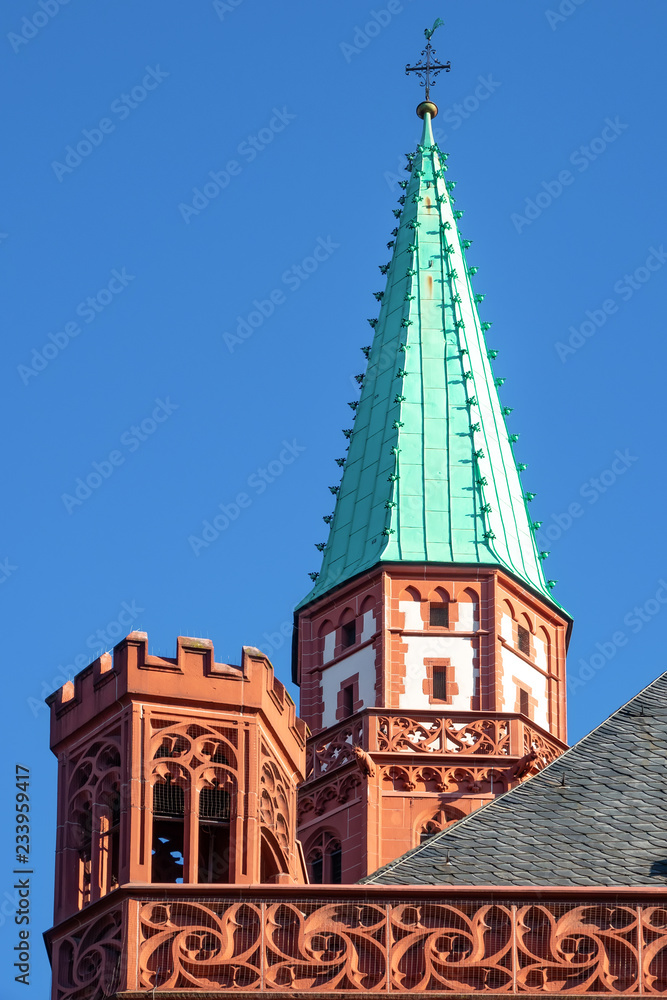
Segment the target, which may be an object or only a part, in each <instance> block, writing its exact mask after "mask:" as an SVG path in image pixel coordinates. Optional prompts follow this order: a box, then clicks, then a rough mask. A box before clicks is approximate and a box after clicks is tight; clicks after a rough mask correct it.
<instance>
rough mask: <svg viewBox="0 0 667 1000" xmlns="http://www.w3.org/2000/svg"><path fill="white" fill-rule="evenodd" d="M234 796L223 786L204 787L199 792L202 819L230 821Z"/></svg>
mask: <svg viewBox="0 0 667 1000" xmlns="http://www.w3.org/2000/svg"><path fill="white" fill-rule="evenodd" d="M231 811H232V797H231V795H230V794H229V792H227V791H225V790H224V789H223V788H202V790H201V792H200V793H199V817H200V819H208V820H217V822H219V823H228V822H229V820H230V818H231Z"/></svg>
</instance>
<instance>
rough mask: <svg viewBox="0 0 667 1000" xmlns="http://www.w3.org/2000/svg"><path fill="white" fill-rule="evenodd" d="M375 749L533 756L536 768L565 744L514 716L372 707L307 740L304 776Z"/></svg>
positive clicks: (329, 769) (315, 775)
mask: <svg viewBox="0 0 667 1000" xmlns="http://www.w3.org/2000/svg"><path fill="white" fill-rule="evenodd" d="M355 746H361V747H362V748H363V749H364V750H367V751H370V752H371V753H373V752H379V753H406V754H407V753H410V754H419V755H420V756H421V755H424V756H427V755H430V754H444V755H450V754H456V755H458V754H464V755H468V754H471V755H478V756H481V755H487V756H492V757H500V758H502V757H515V758H520V757H523V756H524V755H527V754H533V755H534V761H535V763H534V770H539V769H540V768H541V767H546V765H547V764H550V763H551V761H552V760H555V759H556V757H558V756H559V755H560V754H561V753H562V752H563V750H565V749H566V747H565V745H564V744H563V743H561V742H560V741H559V740H558V739H556V738H555V737H553V736H550V735H549V734H548V733H545V732H544V731H540V730H538V729H537V727H533V726H531V725H529V724H528V723H527V722H524V720H523V719H521V718H520V717H518V716H511V715H510V714H507V715H505V716H502V715H501V716H500V717H497V718H485V717H484V715H483V714H481V713H474V712H450V713H448V714H447V715H445V714H444V713H442V712H439V711H423V712H412V713H410V714H407V713H406V714H401V713H398V712H396V713H391V712H388V711H387V710H386V709H370V710H368V711H366V712H364V713H363V714H361V715H359V716H358V717H355V718H352V719H350V720H348V721H346V722H342V723H339V724H338V725H337V726H335V727H331V728H329V729H328V730H326V731H325V732H323V733H320V734H319V735H317V736H314V737H312V738H311V739H310V740H309V741H308V751H307V752H308V766H307V779H313V778H319V777H321V776H323V775H325V774H329V773H331V772H332V771H334V770H336V769H337V768H339V767H342V765H343V764H347V763H349V762H350V761H352V760H353V759H354V747H355Z"/></svg>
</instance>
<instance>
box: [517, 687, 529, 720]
mask: <svg viewBox="0 0 667 1000" xmlns="http://www.w3.org/2000/svg"><path fill="white" fill-rule="evenodd" d="M519 711H520V712H521V714H522V715H526V716H527V715H529V714H530V708H529V700H528V692H527V691H524V689H523V688H519Z"/></svg>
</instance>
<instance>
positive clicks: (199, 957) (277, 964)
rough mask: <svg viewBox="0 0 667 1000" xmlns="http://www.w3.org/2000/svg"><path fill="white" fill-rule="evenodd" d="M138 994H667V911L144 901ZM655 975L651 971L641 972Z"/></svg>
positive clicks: (494, 904) (611, 904)
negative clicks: (187, 991)
mask: <svg viewBox="0 0 667 1000" xmlns="http://www.w3.org/2000/svg"><path fill="white" fill-rule="evenodd" d="M140 920H141V929H140V938H141V945H140V951H139V969H138V970H137V971H138V980H139V984H140V988H145V989H148V988H150V989H155V990H156V991H157V992H159V991H161V990H170V989H171V990H174V989H188V988H189V989H193V988H201V989H203V988H211V989H236V990H264V989H266V990H269V991H275V990H280V991H295V992H296V991H304V990H310V991H315V992H318V991H322V992H324V991H326V992H330V991H335V992H344V993H348V992H396V993H406V992H407V993H411V992H414V993H423V992H457V993H470V992H484V993H486V992H496V993H533V994H534V993H549V994H552V995H553V994H554V993H592V994H595V993H597V994H604V993H633V992H652V993H660V992H664V991H665V990H667V909H663V908H662V907H657V906H644V907H639V906H636V905H634V904H626V903H623V902H619V903H616V902H615V901H614V900H613V899H611V897H610V898H609V899H605V900H604V901H602V902H599V903H591V904H581V903H574V902H572V903H569V902H568V903H564V902H563V903H560V902H544V901H541V902H533V903H525V902H524V903H512V902H498V901H488V902H483V901H480V900H478V899H476V900H462V899H455V900H452V901H446V900H443V901H442V902H437V903H436V902H432V901H426V902H419V901H418V902H402V901H395V902H385V901H379V900H377V901H375V900H373V899H371V900H369V899H364V898H363V897H360V898H359V899H358V900H356V901H355V900H348V899H339V900H335V899H330V900H328V901H327V900H326V899H322V898H320V899H313V898H311V899H302V900H296V899H290V900H289V901H287V900H282V901H280V900H278V901H277V900H271V899H270V897H268V894H267V899H266V901H264V902H260V901H257V900H256V899H252V900H248V901H243V902H240V901H238V900H236V901H232V900H225V899H223V898H217V899H208V900H206V901H202V900H199V901H197V900H194V899H192V900H178V901H172V902H165V901H160V902H155V901H153V902H145V903H143V904H142V907H141V917H140ZM642 970H643V971H642Z"/></svg>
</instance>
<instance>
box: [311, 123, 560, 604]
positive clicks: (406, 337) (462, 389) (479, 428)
mask: <svg viewBox="0 0 667 1000" xmlns="http://www.w3.org/2000/svg"><path fill="white" fill-rule="evenodd" d="M409 159H410V158H409ZM445 159H446V157H445V156H444V155H443V154H442V153H441V152H440V151H439V149H438V147H437V146H436V145H435V143H434V141H433V135H432V132H431V121H430V115H429V114H428V113H426V114H425V115H424V133H423V136H422V140H421V143H420V145H419V146H418V147H417V152H416V154H414V156H413V157H412V158H411V167H412V169H411V171H410V179H409V182H408V183H407V189H406V190H405V195H404V197H403V198H401V199H400V201H401V203H402V204H403V208H402V210H401V211H400V223H399V225H398V233H397V235H396V239H395V246H394V251H393V258H392V261H391V264H390V265H389V267H388V277H387V286H386V290H385V292H384V293H383V295H382V296H381V309H380V316H379V319H378V320H377V322H375V321H371V323H372V324H373V325H375V336H374V339H373V346H372V348H371V351H370V355H369V362H368V369H367V372H366V375H365V377H364V381H363V388H362V393H361V398H360V400H359V403H358V407H357V409H356V417H355V420H354V429H353V432H352V435H351V438H350V445H349V453H348V456H347V460H346V462H345V466H344V471H343V478H342V481H341V484H340V487H339V488H338V491H337V499H336V509H335V513H334V516H333V521H332V523H331V529H330V535H329V541H328V543H327V545H326V547H325V549H324V558H323V562H322V569H321V572H320V573H319V575H318V576H317V578H316V581H315V585H314V587H313V589H312V590H311V592H310V594H308V596H307V597H306V598H305V600H304V601H302V602H301V605H300V606H302V605H304V604H307V603H308V602H310V601H312V600H313V599H314V598H316V597H319V596H320V595H322V594H324V593H326V592H327V591H328V590H330V589H332V588H333V587H335V586H337V585H338V584H340V583H343V582H344V581H345V580H348V579H350V578H351V577H353V576H355V575H356V574H357V573H360V572H362V571H363V570H367V569H369V568H370V567H372V566H375V565H377V564H378V563H381V562H409V563H424V562H431V563H450V564H451V563H456V564H467V565H469V564H483V565H495V566H501V567H503V568H505V569H507V570H509V571H510V572H511V573H513V574H514V575H516V576H517V577H519V578H520V579H521V580H523V581H524V582H525V583H526V584H528V585H529V586H530V587H531V588H532V589H533V590H535V591H537V592H538V593H540V594H542V595H544V596H545V597H548V598H549V599H550V600H551V601H552V602H553V598H552V597H551V592H550V588H549V587H548V585H547V583H546V581H545V579H544V575H543V572H542V562H541V559H540V554H539V553H538V551H537V548H536V546H535V541H534V531H533V529H532V526H531V519H530V516H529V513H528V510H527V507H526V494H525V493H524V490H523V488H522V486H521V479H520V476H519V467H518V466H517V462H516V459H515V457H514V453H513V447H512V441H511V438H510V435H509V433H508V430H507V427H506V424H505V413H506V412H508V411H507V410H504V409H503V407H502V405H501V403H500V400H499V398H498V391H497V386H498V385H500V384H501V383H502V379H497V378H495V377H494V373H493V371H492V368H491V363H490V360H491V355H492V354H493V352H489V351H488V349H487V346H486V343H485V340H484V332H483V331H484V329H485V328H486V324H483V323H481V322H480V319H479V315H478V310H477V304H478V301H481V298H482V297H481V296H478V297H476V296H475V294H474V293H473V290H472V285H471V280H470V279H471V276H472V275H473V274H474V273H475V270H476V269H475V268H473V267H470V266H469V265H468V264H467V262H466V254H465V250H466V248H467V246H468V245H469V244H468V243H467V242H466V241H465V240H463V239H462V238H461V236H460V234H459V231H458V226H457V219H458V218H459V217H460V214H461V213H459V212H456V211H455V209H454V207H453V201H454V199H453V198H452V197H451V194H450V191H451V188H453V186H454V185H453V184H451V183H448V182H446V180H445V172H446V170H447V168H446V166H445ZM408 169H410V166H409V167H408ZM395 214H397V215H398V214H399V213H398V211H397V212H396V213H395ZM381 270H382V271H383V272H384V271H385V270H386V269H385V268H381ZM528 496H529V497H530V494H529V495H528ZM553 603H555V602H553Z"/></svg>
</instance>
